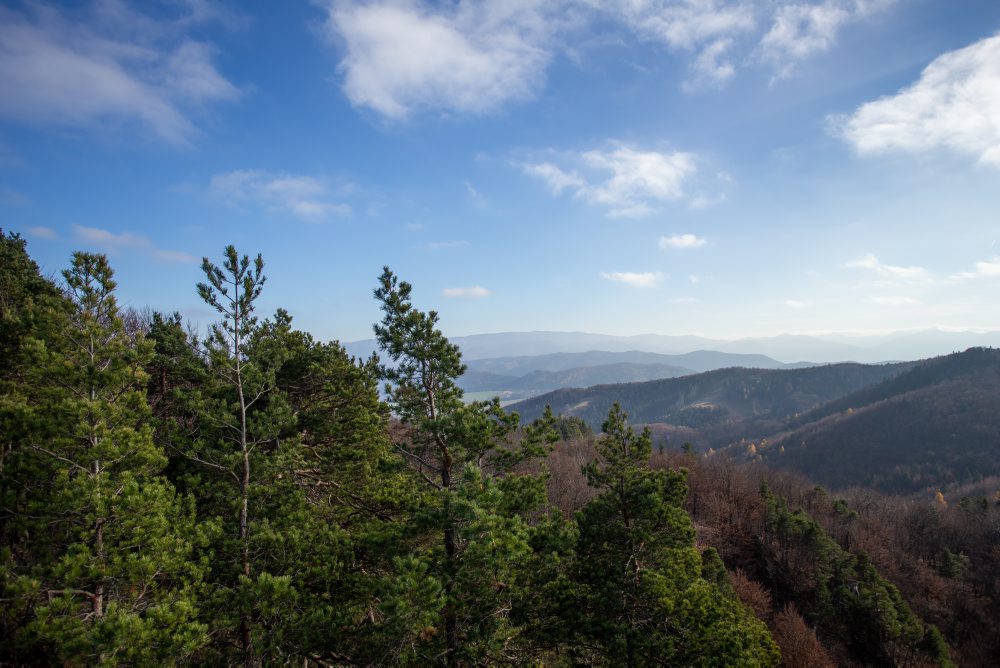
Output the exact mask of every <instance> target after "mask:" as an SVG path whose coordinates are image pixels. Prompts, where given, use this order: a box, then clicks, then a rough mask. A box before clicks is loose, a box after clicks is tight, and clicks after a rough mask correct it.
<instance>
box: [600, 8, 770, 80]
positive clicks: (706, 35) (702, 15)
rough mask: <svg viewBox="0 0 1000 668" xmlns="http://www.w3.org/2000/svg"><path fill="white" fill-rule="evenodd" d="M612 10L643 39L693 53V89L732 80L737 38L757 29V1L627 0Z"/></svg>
mask: <svg viewBox="0 0 1000 668" xmlns="http://www.w3.org/2000/svg"><path fill="white" fill-rule="evenodd" d="M609 9H610V11H609V14H610V15H611V17H613V18H616V19H618V20H620V21H622V22H623V23H625V25H627V26H628V27H629V28H630V29H632V30H633V31H635V32H636V33H637V34H638V35H639V36H640V37H641V38H643V39H646V40H651V41H656V42H660V43H663V44H664V45H666V46H667V47H669V48H671V49H674V50H678V51H685V52H690V53H693V54H694V60H693V62H692V64H691V67H692V69H693V71H694V79H693V81H689V82H688V83H687V86H688V87H697V86H698V85H702V84H710V85H719V84H723V83H725V82H726V81H728V80H729V79H730V78H732V76H733V74H734V73H735V72H736V68H735V66H734V64H733V63H732V61H731V55H730V51H731V50H732V47H733V45H734V41H733V37H734V36H739V35H742V34H744V33H749V32H751V31H753V29H754V26H755V24H756V19H755V17H754V5H753V3H751V2H742V1H737V2H730V1H727V0H721V1H720V0H700V1H692V0H684V1H681V2H677V1H676V0H622V1H620V2H617V3H615V4H613V5H611V6H610V8H609Z"/></svg>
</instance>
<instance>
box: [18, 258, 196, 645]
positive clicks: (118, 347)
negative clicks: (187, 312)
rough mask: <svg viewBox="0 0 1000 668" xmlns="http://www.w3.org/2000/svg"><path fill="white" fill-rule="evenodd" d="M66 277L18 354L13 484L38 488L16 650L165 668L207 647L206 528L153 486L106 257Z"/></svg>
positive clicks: (137, 364)
mask: <svg viewBox="0 0 1000 668" xmlns="http://www.w3.org/2000/svg"><path fill="white" fill-rule="evenodd" d="M63 277H64V279H65V282H66V294H67V297H68V302H69V305H70V308H69V309H62V308H59V307H58V306H57V307H54V308H50V309H48V310H47V312H46V313H45V315H44V316H42V317H39V319H38V323H37V326H36V327H35V328H34V331H33V335H34V336H33V337H32V338H30V339H29V340H27V341H26V343H25V351H24V352H25V355H26V356H27V360H26V364H25V374H26V376H25V378H26V380H27V382H28V389H27V398H28V401H27V402H26V403H25V404H23V409H24V410H23V411H22V412H21V413H20V415H19V416H18V417H19V419H20V420H22V421H23V423H24V424H25V425H27V426H28V427H29V429H27V430H26V431H25V432H23V433H24V440H23V442H22V443H20V444H19V446H20V448H21V449H22V451H23V454H24V457H23V458H22V461H21V462H19V464H20V465H19V467H18V469H19V471H18V472H19V473H21V474H23V473H25V472H28V471H30V472H32V473H33V474H34V475H35V476H37V477H34V479H32V480H22V482H23V483H24V485H25V489H26V490H28V491H27V494H26V505H25V506H24V508H23V512H22V515H21V519H22V522H21V532H22V533H21V535H20V538H22V544H21V546H20V550H21V553H20V554H19V555H18V559H17V560H16V562H15V564H14V567H15V571H16V573H17V576H16V580H14V581H13V583H12V589H14V590H15V591H16V592H17V594H18V596H19V599H20V601H21V605H23V606H24V607H23V610H24V611H25V613H24V619H25V621H26V623H25V625H24V627H23V628H22V629H20V631H19V633H18V634H17V637H16V638H15V643H14V644H15V647H16V649H17V651H18V652H29V653H32V654H34V655H35V656H36V657H38V656H40V655H41V656H47V657H49V660H60V661H67V662H74V663H75V662H82V663H97V662H105V661H107V662H139V663H143V662H162V661H174V660H177V659H178V658H181V657H183V656H186V655H188V654H190V653H191V652H192V651H194V650H195V649H197V648H198V647H199V646H201V645H202V644H203V643H204V642H205V640H206V637H205V636H206V629H205V627H204V626H203V625H202V624H200V623H199V622H198V621H197V607H196V603H195V602H196V597H197V594H198V592H199V587H200V582H201V579H202V574H203V564H200V563H198V562H196V561H193V560H192V559H191V557H192V554H193V552H194V549H195V548H196V547H197V546H198V545H199V544H202V543H204V541H205V540H206V538H207V536H206V533H205V532H206V530H210V527H205V526H199V525H197V524H196V523H195V518H194V513H193V509H192V507H191V505H190V503H189V501H188V500H186V499H182V498H179V497H178V496H177V494H176V492H175V491H174V489H173V487H172V486H171V485H170V484H169V483H168V482H167V481H166V480H165V479H164V478H163V477H162V475H160V473H161V469H162V467H163V465H164V463H165V461H166V460H165V457H164V455H163V452H162V451H161V450H160V449H159V448H158V447H156V445H155V444H154V443H153V440H152V437H151V429H150V426H149V407H148V404H147V401H146V396H145V392H144V387H143V385H144V382H145V380H146V378H145V373H144V371H143V365H144V363H145V362H146V360H147V359H148V356H149V351H150V348H149V345H148V343H147V342H146V341H145V340H144V339H143V338H142V337H141V336H131V335H129V334H128V333H127V332H126V330H125V326H124V323H123V321H122V317H121V314H120V312H119V309H118V305H117V303H116V300H115V297H114V289H115V282H114V280H113V278H112V271H111V268H110V266H109V265H108V263H107V260H106V258H105V257H104V256H102V255H94V254H89V253H75V254H74V255H73V263H72V267H71V268H70V269H69V270H67V271H65V272H63ZM27 460H30V465H29V464H27V463H26V462H27ZM11 576H12V575H11V574H10V573H8V578H10V577H11ZM8 584H11V583H10V581H9V582H8ZM29 655H30V654H29Z"/></svg>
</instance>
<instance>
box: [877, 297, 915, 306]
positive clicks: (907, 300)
mask: <svg viewBox="0 0 1000 668" xmlns="http://www.w3.org/2000/svg"><path fill="white" fill-rule="evenodd" d="M872 303H873V304H880V305H883V306H918V305H920V304H921V303H922V302H921V301H920V300H919V299H914V298H913V297H898V296H889V297H872Z"/></svg>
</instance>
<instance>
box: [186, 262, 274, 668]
mask: <svg viewBox="0 0 1000 668" xmlns="http://www.w3.org/2000/svg"><path fill="white" fill-rule="evenodd" d="M263 270H264V261H263V259H262V258H261V256H260V255H257V257H256V259H255V260H254V262H253V264H252V265H251V263H250V259H249V258H248V257H247V256H246V255H244V256H242V257H240V256H239V254H238V253H237V252H236V248H235V247H233V246H227V247H226V249H225V251H224V260H223V264H222V267H219V266H216V265H215V264H213V263H212V262H210V261H209V260H208V258H204V260H203V262H202V271H204V273H205V278H206V281H207V282H204V283H199V284H198V286H197V287H198V295H199V296H200V297H201V298H202V299H203V300H204V301H205V302H206V303H207V304H208V305H209V306H211V307H212V308H214V309H215V310H216V311H217V312H218V313H219V314H220V315H221V316H222V321H221V322H220V323H218V324H216V325H214V326H213V327H212V329H211V334H210V336H209V337H208V339H207V340H206V341H205V343H204V352H205V355H206V358H207V360H208V366H209V370H210V373H211V374H212V376H213V378H214V381H215V382H214V383H213V384H212V385H211V386H210V387H209V388H207V390H208V391H207V392H206V393H205V402H204V404H203V406H202V409H201V412H202V415H201V416H200V417H201V422H202V424H203V426H204V429H203V430H202V431H201V433H200V434H199V438H198V439H196V440H195V441H194V442H193V443H192V444H190V446H189V448H190V449H189V450H188V452H187V453H186V454H187V457H188V458H189V459H191V460H193V461H196V462H198V463H200V464H202V465H203V466H205V467H207V468H209V469H211V470H212V471H214V472H215V473H217V474H219V475H220V476H222V479H223V480H225V481H226V482H228V483H229V484H234V485H235V487H236V490H235V492H236V493H235V508H232V507H231V506H230V507H228V508H227V507H226V506H227V499H229V498H232V496H231V495H230V494H228V493H227V492H225V491H223V490H220V489H216V490H215V492H214V493H215V495H216V499H215V500H216V502H217V503H216V505H215V506H214V508H213V509H214V510H216V511H221V514H224V515H229V516H232V515H234V516H235V517H236V522H235V524H236V526H235V531H232V532H231V533H229V534H227V535H228V536H229V539H228V540H226V541H224V542H223V544H222V545H221V546H220V549H221V550H222V551H223V553H224V554H226V555H227V560H228V561H229V563H230V564H232V566H233V567H234V568H231V570H230V569H227V568H219V566H217V569H218V570H219V572H218V573H217V574H216V576H215V580H216V582H217V583H219V584H221V585H222V587H223V588H222V589H221V590H220V592H219V598H218V599H217V601H218V603H219V608H220V612H222V613H226V612H231V610H232V606H231V605H226V604H225V601H226V600H227V599H228V600H229V601H230V603H231V601H232V598H231V597H232V596H233V595H234V594H235V600H236V603H237V605H236V606H235V607H236V610H237V611H238V613H237V614H238V622H237V627H238V628H237V633H238V637H239V641H238V642H239V645H240V650H241V661H242V662H243V664H244V665H246V666H252V665H255V664H256V663H257V661H258V657H257V653H256V652H255V649H254V627H255V623H254V622H255V619H258V620H259V618H260V617H261V613H262V610H263V607H264V604H265V603H266V601H267V600H268V599H273V598H274V597H276V596H280V595H282V594H284V593H287V582H286V581H284V580H280V579H279V580H275V579H274V578H273V577H272V575H271V574H270V573H268V572H266V571H258V569H255V567H254V558H253V555H252V554H251V541H252V536H251V532H252V524H253V521H254V513H253V511H254V509H252V508H251V497H252V496H254V492H255V488H256V487H266V486H267V481H268V479H269V478H270V474H272V473H273V470H272V467H267V470H264V471H257V470H254V464H255V462H256V463H258V464H260V465H264V466H266V463H265V460H266V459H267V458H266V453H264V452H262V450H264V449H267V448H272V447H274V446H275V445H276V444H277V439H278V436H279V434H280V433H281V431H282V429H283V428H285V427H286V426H287V425H288V424H290V423H291V422H293V421H294V417H293V416H291V415H290V413H289V411H288V407H287V405H286V404H285V403H284V402H283V400H282V397H281V396H280V393H277V392H276V391H275V389H276V388H275V374H276V373H277V370H278V368H280V366H281V363H282V362H283V359H284V353H283V351H281V350H280V348H275V347H268V346H266V344H264V343H263V342H262V341H261V340H260V334H261V325H260V322H259V320H258V319H257V317H256V316H255V315H254V311H255V302H256V300H257V298H258V297H259V296H260V294H261V290H262V289H263V286H264V283H265V280H266V278H265V276H264V273H263ZM255 345H256V347H257V348H258V350H259V349H261V348H266V350H267V353H269V355H254V354H252V351H251V349H252V348H253V347H254V346H255ZM233 510H235V512H232V511H233ZM233 534H235V536H234V535H233ZM233 538H235V540H233ZM220 616H221V617H222V618H225V617H227V616H228V615H227V614H222V615H220Z"/></svg>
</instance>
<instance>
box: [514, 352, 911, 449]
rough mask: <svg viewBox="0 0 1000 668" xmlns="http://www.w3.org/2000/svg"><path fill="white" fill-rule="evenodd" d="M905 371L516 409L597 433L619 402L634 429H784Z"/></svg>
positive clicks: (842, 368) (819, 372) (586, 392)
mask: <svg viewBox="0 0 1000 668" xmlns="http://www.w3.org/2000/svg"><path fill="white" fill-rule="evenodd" d="M908 366H909V365H899V364H887V365H862V364H835V365H827V366H817V367H811V368H805V369H787V370H781V369H745V368H729V369H719V370H716V371H709V372H706V373H700V374H695V375H692V376H684V377H681V378H671V379H667V380H655V381H649V382H644V383H627V384H621V385H598V386H595V387H590V388H586V389H561V390H556V391H555V392H550V393H547V394H543V395H540V396H537V397H533V398H531V399H527V400H525V401H521V402H519V403H517V404H514V405H513V406H512V407H511V409H512V410H516V411H518V412H520V413H521V414H522V415H523V416H525V417H526V418H528V419H530V418H533V417H535V416H537V415H540V414H541V413H542V411H543V409H544V407H545V406H546V405H550V406H551V407H552V410H553V411H554V412H555V413H557V414H562V415H567V416H569V415H572V416H577V417H580V418H582V419H584V420H586V421H587V423H588V424H590V425H591V426H592V427H595V428H597V427H599V426H600V424H601V422H602V421H603V420H604V418H605V417H606V415H607V412H608V409H609V408H610V407H611V405H612V404H613V403H615V402H618V403H620V404H621V405H622V408H624V410H625V411H626V412H627V413H628V414H629V418H630V419H631V420H632V422H635V423H657V422H662V423H669V424H672V425H681V426H686V427H693V428H705V427H717V426H719V425H732V424H736V423H739V422H741V421H744V420H749V419H757V420H759V419H763V420H767V421H770V424H772V425H773V426H774V427H780V425H781V424H782V422H784V421H786V420H789V419H791V418H793V417H794V416H796V415H797V414H799V413H802V412H805V411H808V410H812V409H814V408H816V407H818V406H821V405H822V404H825V403H827V402H829V401H832V400H834V399H837V398H840V397H842V396H844V395H847V394H849V393H851V392H855V391H857V390H859V389H861V388H864V387H867V386H871V385H874V384H876V383H879V382H881V381H884V380H885V379H886V378H889V377H891V376H893V375H895V374H897V373H899V372H900V371H902V370H903V369H905V368H908ZM728 431H729V430H728V427H727V433H728Z"/></svg>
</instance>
